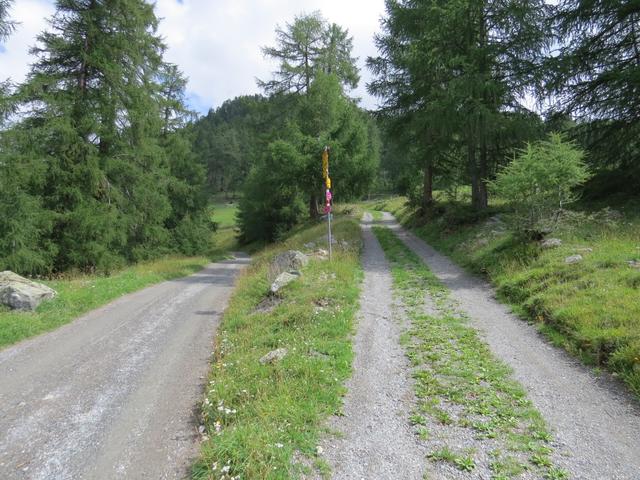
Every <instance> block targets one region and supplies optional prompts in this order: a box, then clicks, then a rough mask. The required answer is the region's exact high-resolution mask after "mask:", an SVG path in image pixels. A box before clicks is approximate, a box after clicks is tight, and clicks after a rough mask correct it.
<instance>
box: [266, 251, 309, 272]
mask: <svg viewBox="0 0 640 480" xmlns="http://www.w3.org/2000/svg"><path fill="white" fill-rule="evenodd" d="M308 263H309V257H307V256H306V255H305V254H304V253H302V252H300V251H298V250H287V251H286V252H282V253H279V254H278V255H276V257H275V258H274V259H273V261H272V262H271V271H272V272H273V273H275V274H276V275H278V274H280V273H282V272H296V271H299V270H300V269H301V268H302V267H304V266H305V265H307V264H308ZM272 278H273V277H272Z"/></svg>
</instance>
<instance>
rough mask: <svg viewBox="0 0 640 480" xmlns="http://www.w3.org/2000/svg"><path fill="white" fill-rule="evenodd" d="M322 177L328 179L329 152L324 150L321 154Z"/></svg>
mask: <svg viewBox="0 0 640 480" xmlns="http://www.w3.org/2000/svg"><path fill="white" fill-rule="evenodd" d="M322 177H323V178H325V179H326V178H329V150H328V149H326V148H325V149H324V150H323V152H322Z"/></svg>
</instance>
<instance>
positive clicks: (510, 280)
mask: <svg viewBox="0 0 640 480" xmlns="http://www.w3.org/2000/svg"><path fill="white" fill-rule="evenodd" d="M404 203H405V202H404V200H403V199H394V200H392V201H389V202H384V203H381V204H379V205H377V208H379V209H388V210H390V211H392V212H394V213H395V214H396V215H397V216H398V217H399V218H400V219H401V221H403V223H405V224H408V225H409V226H413V230H414V232H416V233H417V234H418V235H419V236H420V237H422V238H423V239H425V240H426V241H427V242H429V243H430V244H431V245H433V246H434V247H436V248H438V249H439V250H441V251H442V252H444V253H446V254H448V255H450V256H451V257H452V258H453V259H454V260H456V261H457V262H458V263H460V264H462V265H463V266H465V267H466V268H468V269H470V270H472V271H473V272H476V273H481V274H483V275H486V276H487V277H488V278H489V279H490V280H491V281H492V282H493V283H494V285H495V286H496V287H497V290H498V294H499V295H500V296H501V297H502V298H503V299H504V300H506V301H507V302H509V303H510V304H511V305H513V306H514V309H515V310H516V311H517V312H518V313H519V314H521V315H522V316H523V317H524V318H526V319H528V320H531V321H534V322H536V323H537V325H538V326H539V328H540V329H541V330H542V331H543V332H544V333H546V334H547V335H548V336H549V338H550V339H551V340H552V341H553V342H554V343H556V344H557V345H560V346H562V347H564V348H566V349H567V350H569V351H570V352H571V353H573V354H575V355H577V356H579V357H580V358H582V360H583V361H585V362H586V363H588V364H591V365H598V366H605V367H607V368H609V369H610V370H612V371H613V372H615V373H616V374H617V375H620V376H621V377H622V378H623V379H624V380H625V382H626V383H627V384H628V385H629V387H630V388H631V389H632V390H633V391H634V392H635V393H636V394H637V395H640V301H639V300H640V269H638V268H633V267H631V266H630V265H629V263H628V262H629V261H632V260H637V259H640V208H639V207H640V206H639V205H638V204H637V203H635V204H634V203H627V204H626V205H624V206H622V207H620V211H621V212H622V214H623V217H622V219H621V220H619V221H613V222H611V221H609V222H605V221H601V220H597V219H594V218H592V217H591V218H589V217H587V218H585V219H584V220H583V221H581V222H579V223H578V225H577V226H574V227H572V228H568V227H565V228H563V229H561V230H560V231H558V232H555V233H554V234H553V236H554V237H558V238H560V239H562V241H563V245H562V246H561V247H559V248H556V249H551V250H542V249H541V248H540V246H539V245H538V244H537V243H536V242H531V243H522V242H519V241H516V240H515V239H514V238H513V237H512V236H511V235H510V234H499V233H498V234H496V233H495V232H496V225H495V224H491V223H489V224H487V223H486V217H485V218H480V219H478V218H474V216H473V215H472V214H470V213H469V210H468V209H465V208H460V207H458V208H455V209H453V208H449V210H448V211H447V212H445V213H444V215H443V216H441V217H440V218H439V219H438V218H437V219H435V220H433V221H430V222H426V223H425V222H424V221H416V220H417V219H416V218H415V215H414V212H413V211H412V210H411V209H409V208H407V207H406V206H405V205H404ZM491 213H494V212H491ZM416 225H417V226H416ZM588 249H591V250H592V251H589V250H588ZM574 254H580V255H582V256H583V257H584V261H582V262H581V263H578V264H575V265H567V264H565V262H564V259H565V258H566V257H568V256H570V255H574Z"/></svg>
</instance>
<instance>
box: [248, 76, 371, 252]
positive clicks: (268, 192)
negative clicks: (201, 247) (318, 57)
mask: <svg viewBox="0 0 640 480" xmlns="http://www.w3.org/2000/svg"><path fill="white" fill-rule="evenodd" d="M289 105H291V107H292V109H294V110H293V112H292V113H291V118H290V119H289V121H288V122H287V124H286V125H285V126H284V127H283V129H282V130H281V132H279V136H280V139H279V140H275V141H272V142H271V143H270V144H269V146H268V147H267V148H266V151H267V154H266V155H263V156H262V158H260V159H259V160H258V161H257V162H256V164H255V166H254V168H253V170H252V171H251V173H250V174H249V177H248V178H247V181H246V183H245V186H244V190H243V198H242V200H241V201H240V213H239V220H240V223H239V225H240V228H241V231H242V239H243V240H244V241H247V242H252V241H255V240H262V241H265V240H266V241H272V240H273V239H276V238H278V237H279V236H280V235H282V234H283V233H284V232H286V231H287V230H288V229H290V228H291V227H292V226H293V225H295V224H296V223H297V222H299V221H300V220H301V219H302V217H303V214H304V212H305V210H306V211H307V212H308V215H309V216H310V217H311V218H315V217H316V216H317V213H318V212H317V208H318V206H317V205H318V201H319V200H320V198H321V197H323V196H324V195H323V193H324V189H323V179H322V169H321V154H322V149H323V148H324V146H325V145H329V146H330V148H331V153H330V175H331V177H332V182H333V187H334V192H335V195H337V196H339V198H340V199H344V200H348V199H351V198H355V197H358V196H360V195H363V194H364V193H366V192H367V191H368V189H369V188H370V186H371V185H372V183H373V180H374V178H375V171H376V168H377V164H378V143H377V141H378V140H377V136H376V130H375V125H374V124H373V122H372V120H371V119H370V118H369V116H368V115H367V114H366V113H364V112H362V111H361V110H360V109H359V108H358V107H357V106H356V105H355V103H354V102H353V101H352V100H351V99H349V98H348V97H346V96H345V95H344V93H343V91H342V88H341V86H340V81H339V79H338V78H337V77H336V76H335V75H325V74H322V73H320V74H318V75H317V78H316V79H315V80H314V82H313V83H312V84H311V85H310V87H309V90H308V92H307V94H306V95H295V94H291V98H290V99H289Z"/></svg>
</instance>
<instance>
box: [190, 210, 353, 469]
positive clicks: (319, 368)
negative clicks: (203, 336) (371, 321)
mask: <svg viewBox="0 0 640 480" xmlns="http://www.w3.org/2000/svg"><path fill="white" fill-rule="evenodd" d="M325 232H326V225H316V226H313V227H306V228H301V229H299V230H298V232H297V233H294V234H293V235H292V236H291V237H289V238H288V239H287V240H286V241H284V242H282V243H279V244H277V245H275V246H273V247H270V248H268V249H267V250H265V251H263V252H262V253H259V254H257V255H256V256H255V259H254V262H253V264H252V265H251V267H249V269H248V270H247V271H246V272H245V273H244V274H243V275H242V276H241V278H240V279H239V281H238V284H237V288H236V291H235V293H234V295H233V297H232V299H231V301H230V304H229V307H228V309H227V311H226V313H225V315H224V317H223V320H222V323H221V325H220V328H219V330H218V335H217V339H216V348H215V354H214V359H213V366H212V370H211V373H210V376H209V378H208V385H207V392H206V397H205V400H204V403H203V405H202V420H203V426H204V434H203V437H204V438H203V440H204V441H203V443H202V447H201V456H200V460H199V461H198V462H197V463H196V464H195V465H194V467H193V471H192V476H193V478H195V479H232V478H236V479H240V478H242V479H284V478H296V477H298V476H299V475H300V474H302V473H303V472H304V471H309V470H311V469H319V470H320V471H323V470H324V471H327V467H326V465H322V464H321V463H320V461H319V460H318V457H317V452H316V445H317V442H318V439H319V437H320V435H321V433H322V432H323V422H324V420H325V419H326V418H327V417H328V416H330V415H331V414H334V413H337V412H339V410H340V408H341V405H342V395H343V394H344V387H343V382H344V381H345V380H346V379H347V378H348V377H349V375H350V373H351V362H352V355H353V354H352V348H351V334H352V332H353V328H354V323H353V320H354V316H355V313H356V311H357V309H358V297H359V290H360V283H361V278H362V272H361V268H360V263H359V255H360V250H361V236H360V228H359V225H358V224H357V222H356V221H355V220H352V219H349V218H338V219H337V221H336V222H335V224H334V235H335V237H336V238H337V239H338V240H339V241H340V244H339V245H337V246H336V247H335V248H334V258H333V261H332V262H329V261H328V260H321V259H318V258H312V259H311V261H310V262H309V264H308V265H307V266H306V267H304V268H303V269H302V276H301V277H300V278H299V279H298V280H296V281H295V282H294V283H292V284H290V285H288V286H286V287H285V288H284V289H283V290H282V291H281V292H279V294H278V296H277V297H275V296H268V295H267V292H268V289H269V281H270V278H269V277H270V268H269V265H270V261H271V259H272V258H273V257H274V255H275V254H277V253H278V252H280V251H283V250H288V249H297V250H304V247H303V245H304V244H305V243H308V242H316V243H318V246H320V247H322V245H321V244H320V243H321V241H322V240H319V239H321V238H322V237H323V235H324V234H325ZM345 242H346V243H345ZM324 248H326V241H325V247H324ZM279 348H284V349H286V350H287V354H286V356H285V357H284V358H283V359H282V360H280V361H276V362H274V363H271V364H265V365H263V364H261V363H260V361H259V360H260V358H261V357H262V356H264V355H265V354H267V353H268V352H270V351H273V350H275V349H279Z"/></svg>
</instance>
